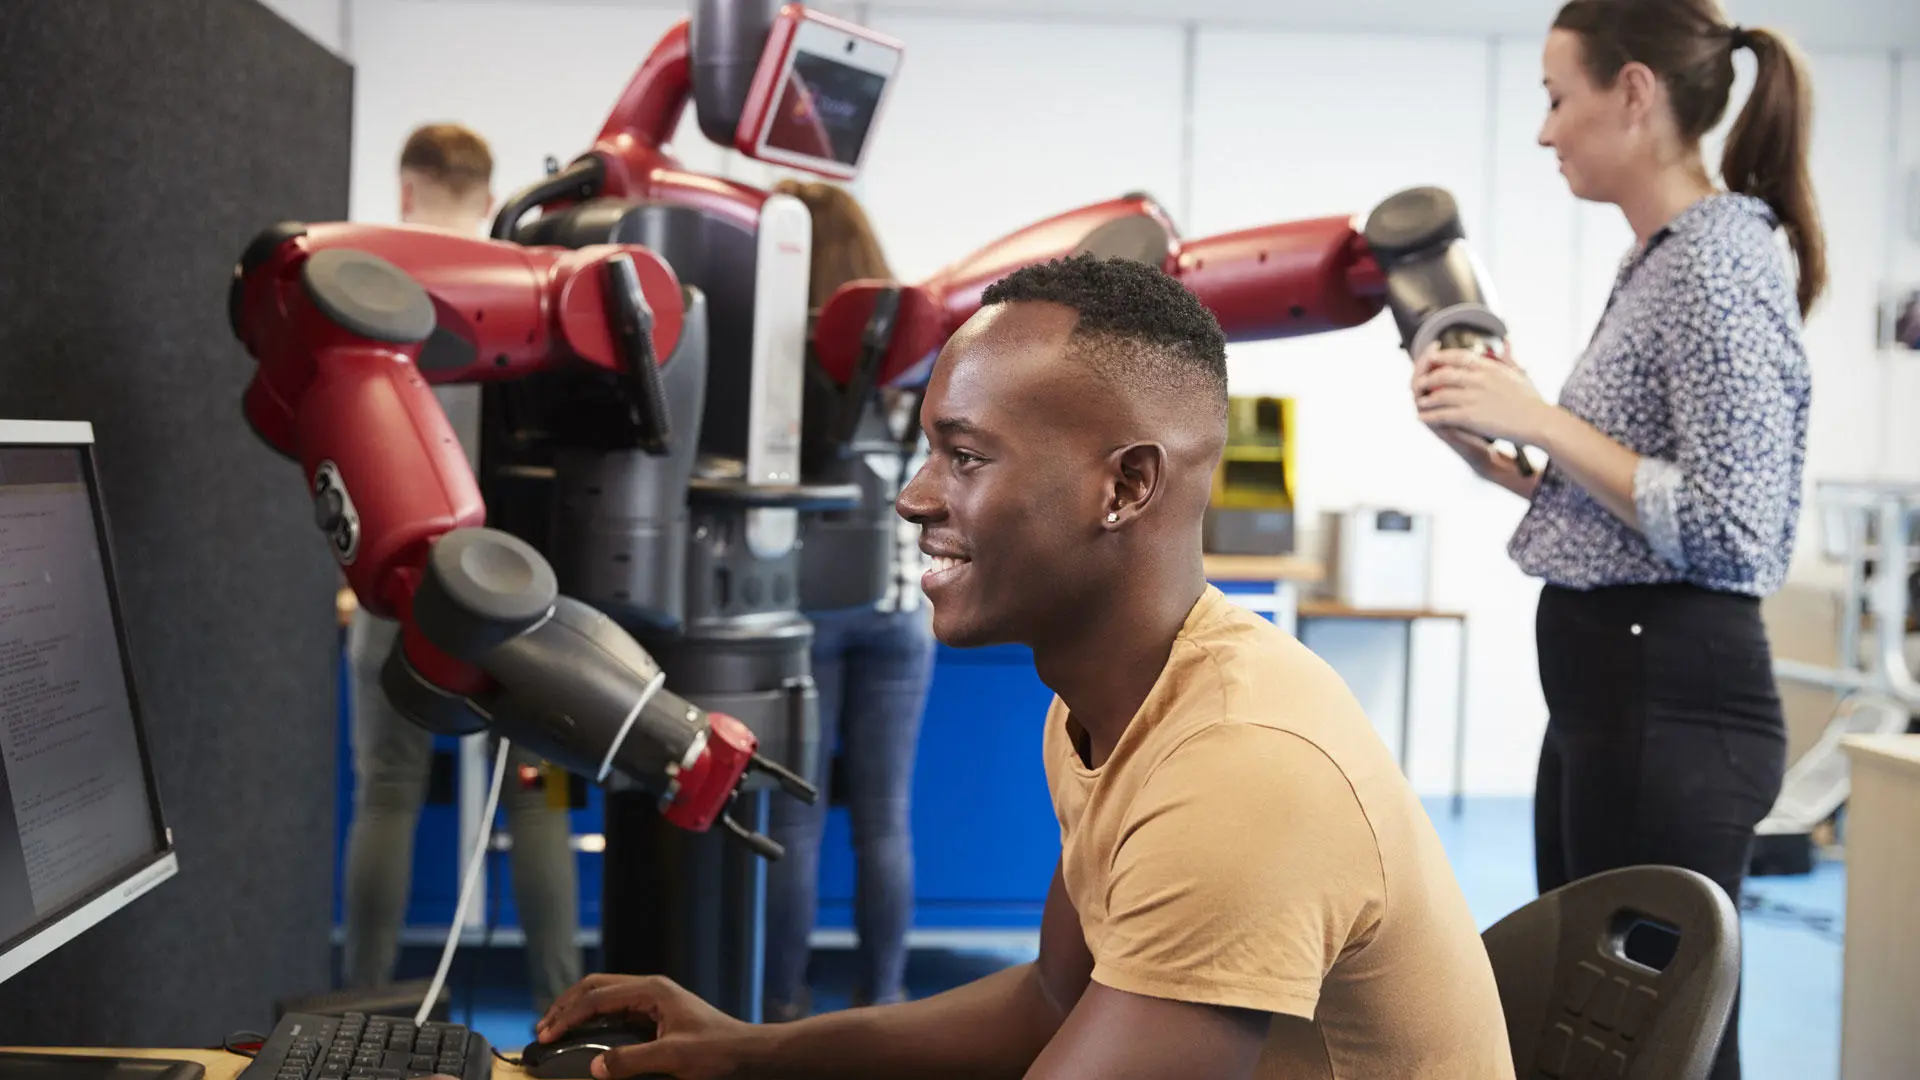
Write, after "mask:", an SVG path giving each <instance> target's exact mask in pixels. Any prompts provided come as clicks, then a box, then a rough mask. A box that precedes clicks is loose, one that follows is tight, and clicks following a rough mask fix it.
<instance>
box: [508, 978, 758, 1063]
mask: <svg viewBox="0 0 1920 1080" xmlns="http://www.w3.org/2000/svg"><path fill="white" fill-rule="evenodd" d="M598 1017H618V1018H625V1019H636V1018H640V1017H645V1018H647V1019H650V1020H652V1021H653V1022H654V1025H655V1026H656V1027H657V1028H658V1029H659V1032H660V1035H659V1037H658V1038H656V1039H655V1040H654V1041H652V1042H648V1043H639V1044H636V1045H634V1046H620V1047H615V1048H614V1049H612V1050H609V1051H607V1052H606V1053H604V1054H602V1055H600V1057H599V1058H597V1059H595V1061H594V1063H593V1075H594V1076H595V1077H596V1078H598V1080H621V1078H623V1077H629V1076H640V1075H644V1074H647V1073H664V1074H667V1075H669V1076H674V1077H677V1078H679V1080H725V1078H728V1077H734V1076H738V1075H739V1074H740V1071H741V1069H742V1068H743V1067H744V1066H746V1065H748V1064H750V1063H751V1061H752V1055H753V1051H754V1048H755V1046H756V1043H757V1036H758V1035H759V1034H760V1032H761V1031H762V1029H761V1028H759V1027H757V1026H756V1025H753V1024H748V1023H745V1022H743V1021H740V1020H736V1019H734V1018H733V1017H731V1016H728V1015H727V1014H726V1013H723V1012H721V1011H720V1010H718V1009H716V1008H714V1007H713V1006H711V1005H709V1004H707V1003H706V1002H704V1001H702V1000H700V999H699V998H698V997H695V996H694V995H693V994H691V993H689V992H687V991H686V990H685V989H682V988H681V987H680V986H679V985H678V984H676V983H675V982H673V981H672V980H671V979H663V978H659V977H656V976H652V975H589V976H587V977H586V978H584V979H582V980H580V981H579V982H578V983H576V984H575V985H574V986H573V987H572V988H571V989H569V990H568V991H567V992H566V993H564V994H561V995H560V997H559V998H558V999H557V1000H555V1001H554V1003H553V1007H552V1008H549V1009H548V1010H547V1014H546V1015H545V1016H543V1017H541V1018H540V1023H539V1025H538V1027H537V1029H536V1037H537V1038H538V1039H539V1040H540V1041H541V1042H543V1043H550V1042H553V1041H555V1040H557V1039H559V1038H560V1037H561V1036H563V1035H565V1034H566V1033H567V1031H568V1030H569V1029H571V1028H574V1027H577V1026H579V1025H580V1024H584V1023H586V1022H588V1021H590V1020H593V1019H595V1018H598Z"/></svg>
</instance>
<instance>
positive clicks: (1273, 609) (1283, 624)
mask: <svg viewBox="0 0 1920 1080" xmlns="http://www.w3.org/2000/svg"><path fill="white" fill-rule="evenodd" d="M1206 574H1207V580H1208V581H1210V582H1213V583H1214V584H1215V585H1216V586H1219V587H1220V589H1221V591H1222V592H1224V593H1226V595H1227V599H1229V600H1232V601H1233V602H1234V603H1236V604H1239V605H1240V606H1241V607H1244V608H1246V609H1248V610H1249V611H1256V612H1259V613H1260V614H1262V615H1265V616H1267V617H1268V618H1270V619H1272V620H1273V624H1274V625H1275V626H1278V627H1279V628H1280V629H1282V630H1285V631H1286V632H1287V633H1289V634H1292V633H1296V632H1298V630H1299V625H1298V623H1299V620H1298V612H1299V607H1300V593H1301V591H1302V587H1303V586H1308V585H1313V584H1315V583H1317V582H1319V581H1322V580H1324V579H1325V577H1326V574H1327V571H1326V567H1325V566H1323V565H1322V564H1321V563H1319V562H1318V561H1316V560H1314V559H1308V558H1304V557H1302V556H1299V555H1208V556H1206ZM1259 586H1265V587H1266V588H1265V591H1256V590H1257V588H1258V587H1259Z"/></svg>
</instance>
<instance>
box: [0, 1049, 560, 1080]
mask: <svg viewBox="0 0 1920 1080" xmlns="http://www.w3.org/2000/svg"><path fill="white" fill-rule="evenodd" d="M0 1049H5V1050H8V1051H12V1052H15V1053H27V1054H75V1055H81V1056H86V1055H99V1056H101V1057H118V1058H160V1059H164V1060H168V1061H191V1062H193V1063H195V1064H197V1065H200V1066H201V1067H203V1068H205V1069H206V1070H207V1076H206V1080H234V1078H235V1077H237V1076H239V1075H240V1073H241V1071H242V1070H244V1069H245V1068H246V1067H247V1066H248V1065H251V1064H253V1060H252V1059H251V1058H245V1057H241V1056H240V1055H239V1054H229V1053H227V1052H226V1051H225V1050H163V1049H125V1048H122V1047H117V1046H116V1047H99V1046H53V1047H42V1046H31V1047H30V1046H17V1047H5V1048H0ZM526 1075H527V1074H526V1073H524V1072H522V1071H520V1066H518V1065H509V1064H507V1063H506V1062H504V1061H501V1060H500V1059H499V1058H494V1059H493V1076H494V1080H526Z"/></svg>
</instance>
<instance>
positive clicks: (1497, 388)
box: [1413, 347, 1554, 468]
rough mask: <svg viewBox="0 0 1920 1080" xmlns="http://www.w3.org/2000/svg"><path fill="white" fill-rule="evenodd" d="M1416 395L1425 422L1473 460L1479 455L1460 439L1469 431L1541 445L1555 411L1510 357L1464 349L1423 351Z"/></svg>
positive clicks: (1415, 378)
mask: <svg viewBox="0 0 1920 1080" xmlns="http://www.w3.org/2000/svg"><path fill="white" fill-rule="evenodd" d="M1413 400H1414V403H1415V404H1416V405H1417V406H1418V407H1419V410H1420V420H1421V422H1422V423H1424V424H1426V425H1427V426H1428V427H1430V428H1433V429H1434V431H1435V433H1436V434H1439V435H1440V436H1441V437H1442V438H1443V439H1446V441H1447V442H1448V443H1449V444H1450V445H1452V446H1453V447H1454V448H1455V449H1456V450H1460V451H1461V453H1462V454H1463V456H1467V458H1468V461H1470V462H1471V461H1473V460H1475V459H1474V457H1473V456H1472V455H1471V454H1469V453H1468V452H1467V451H1466V450H1465V449H1464V447H1463V444H1462V443H1460V442H1459V441H1457V440H1458V439H1459V438H1463V437H1466V438H1470V437H1471V436H1470V435H1468V434H1467V433H1473V434H1478V435H1482V436H1485V437H1486V438H1490V439H1507V440H1510V441H1512V442H1514V443H1518V444H1523V445H1525V444H1536V445H1537V444H1538V442H1539V440H1540V434H1541V431H1542V429H1543V428H1544V427H1545V426H1546V424H1547V422H1548V417H1549V416H1550V415H1551V414H1552V412H1553V411H1554V406H1553V405H1550V404H1548V403H1547V401H1546V400H1545V399H1544V398H1542V397H1541V396H1540V392H1539V391H1538V390H1535V389H1534V388H1533V382H1532V381H1531V380H1529V379H1528V378H1527V374H1526V372H1524V371H1522V370H1520V367H1519V365H1517V364H1515V363H1513V361H1512V360H1511V359H1500V358H1495V357H1491V356H1487V355H1485V354H1483V353H1477V352H1470V351H1468V350H1465V349H1441V348H1437V347H1436V348H1431V349H1428V350H1427V351H1426V352H1425V353H1423V354H1422V355H1421V357H1420V359H1419V361H1418V362H1417V363H1416V364H1415V365H1414V372H1413ZM1446 429H1455V430H1454V431H1452V432H1448V431H1447V430H1446ZM1476 468H1477V466H1476Z"/></svg>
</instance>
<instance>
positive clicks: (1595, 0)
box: [1553, 0, 1827, 316]
mask: <svg viewBox="0 0 1920 1080" xmlns="http://www.w3.org/2000/svg"><path fill="white" fill-rule="evenodd" d="M1553 26H1554V29H1556V30H1568V31H1572V32H1573V33H1576V34H1578V35H1580V40H1581V45H1582V48H1583V51H1584V53H1585V59H1586V68H1587V75H1588V77H1590V78H1591V79H1593V81H1594V84H1595V85H1597V86H1603V87H1610V86H1612V85H1613V82H1614V80H1615V79H1616V78H1618V77H1619V75H1620V69H1621V68H1623V67H1625V66H1626V65H1627V64H1629V63H1633V62H1638V63H1642V64H1645V65H1647V67H1648V68H1650V69H1652V71H1653V73H1654V75H1656V76H1657V77H1658V78H1659V79H1660V81H1661V83H1662V84H1664V85H1665V86H1666V89H1667V98H1668V100H1669V101H1670V102H1672V104H1673V114H1674V120H1675V122H1676V124H1677V126H1678V127H1679V129H1680V135H1681V137H1682V138H1685V139H1689V140H1693V141H1698V140H1699V139H1700V138H1701V137H1702V136H1704V135H1705V134H1706V133H1707V132H1709V131H1712V130H1713V128H1714V126H1715V125H1717V124H1718V123H1719V122H1720V119H1721V117H1723V116H1725V115H1726V112H1727V99H1728V97H1729V96H1730V95H1731V93H1732V90H1733V53H1734V50H1735V49H1738V48H1741V47H1746V48H1750V49H1752V50H1753V54H1754V57H1755V59H1756V60H1757V61H1758V72H1757V74H1756V76H1755V78H1754V83H1753V93H1752V94H1751V95H1750V96H1749V97H1748V98H1747V104H1746V107H1745V108H1744V109H1742V110H1741V111H1740V116H1739V118H1738V119H1736V120H1735V121H1734V124H1733V131H1732V132H1731V133H1730V134H1729V135H1728V137H1727V148H1726V152H1725V154H1724V155H1722V157H1721V159H1720V175H1721V177H1722V179H1724V180H1725V181H1726V184H1727V188H1728V190H1731V191H1736V192H1740V193H1742V194H1745V195H1752V196H1754V197H1756V198H1759V199H1763V200H1765V201H1766V203H1767V205H1768V206H1769V207H1771V208H1772V209H1773V212H1774V215H1775V216H1777V217H1778V218H1779V219H1780V224H1781V226H1782V227H1783V228H1784V229H1785V230H1786V233H1787V239H1788V241H1789V242H1790V243H1791V244H1792V245H1793V254H1794V258H1795V260H1796V261H1797V262H1798V263H1799V270H1800V273H1799V279H1800V284H1799V301H1800V314H1801V315H1802V316H1805V315H1806V314H1807V313H1808V312H1809V311H1811V310H1812V309H1813V304H1814V301H1816V300H1818V299H1819V298H1820V294H1821V293H1822V292H1824V291H1825V290H1826V286H1827V242H1826V236H1825V234H1824V233H1823V232H1822V230H1821V227H1820V213H1819V209H1818V207H1817V206H1816V205H1815V203H1814V197H1813V177H1812V175H1811V173H1810V172H1809V170H1808V168H1807V151H1808V145H1809V143H1810V142H1811V141H1812V121H1813V85H1812V81H1811V80H1810V79H1809V78H1808V75H1807V67H1806V63H1805V61H1803V60H1802V59H1801V58H1800V54H1799V51H1798V50H1797V49H1795V48H1794V46H1793V43H1792V42H1790V41H1788V40H1787V39H1786V38H1785V37H1783V36H1781V35H1780V34H1778V33H1776V32H1774V31H1772V30H1747V29H1742V28H1740V27H1737V26H1733V25H1731V24H1729V22H1728V21H1727V18H1726V16H1725V15H1724V14H1723V13H1722V12H1721V10H1720V5H1719V3H1718V2H1717V0H1569V2H1568V3H1567V4H1566V6H1564V7H1562V8H1561V9H1560V12H1559V14H1558V15H1556V16H1554V20H1553Z"/></svg>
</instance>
